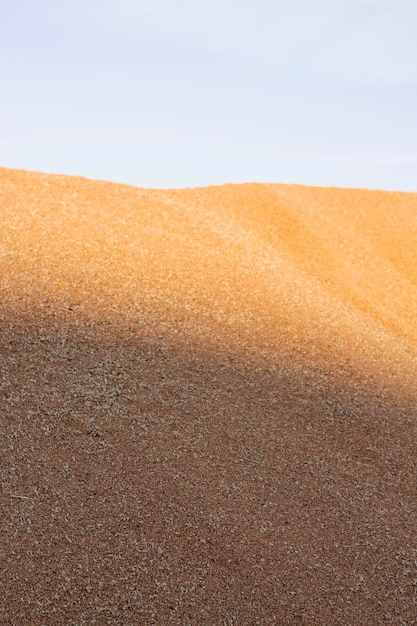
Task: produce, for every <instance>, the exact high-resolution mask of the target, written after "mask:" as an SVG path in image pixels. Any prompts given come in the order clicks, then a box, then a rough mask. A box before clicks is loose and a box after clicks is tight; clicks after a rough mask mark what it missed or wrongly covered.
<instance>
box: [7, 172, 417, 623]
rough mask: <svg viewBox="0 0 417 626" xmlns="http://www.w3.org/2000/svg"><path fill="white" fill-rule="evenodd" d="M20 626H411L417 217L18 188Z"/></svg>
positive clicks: (402, 197) (385, 207)
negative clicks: (259, 625) (63, 625)
mask: <svg viewBox="0 0 417 626" xmlns="http://www.w3.org/2000/svg"><path fill="white" fill-rule="evenodd" d="M0 263H1V265H0V272H1V275H0V307H1V308H0V316H1V317H0V326H1V337H0V368H1V369H0V373H1V381H0V384H1V400H0V402H1V457H0V467H1V480H2V484H1V491H0V497H1V511H2V515H1V519H0V529H1V562H0V597H1V599H0V623H1V624H7V625H8V624H11V625H16V626H25V625H26V624H28V625H29V624H31V625H38V624H39V625H58V624H66V625H67V624H68V625H73V626H81V624H88V625H90V624H97V625H105V624H110V625H119V624H120V625H132V626H136V625H137V624H144V625H147V624H150V625H151V624H156V625H159V624H162V625H163V624H181V625H188V624H190V625H193V626H194V625H203V626H204V625H208V626H209V625H217V624H219V625H221V626H223V625H224V624H226V625H229V624H236V625H239V626H243V625H248V626H252V625H255V624H261V625H267V624H288V625H293V624H305V625H307V626H309V625H315V624H317V625H320V626H323V625H327V624H332V625H333V624H343V625H345V624H346V625H348V624H349V625H352V626H358V625H364V626H365V625H380V624H396V625H397V624H407V625H408V624H413V623H416V622H415V619H416V617H415V616H416V614H417V539H416V526H415V524H416V520H417V491H416V485H417V480H416V471H417V461H416V458H417V457H416V448H417V446H416V418H417V411H416V404H415V401H416V399H417V393H416V388H415V385H416V373H417V372H416V370H417V368H416V356H417V350H416V343H417V325H416V321H415V320H416V317H417V270H416V266H417V194H405V193H403V194H401V193H388V192H377V191H363V190H344V189H322V188H312V187H302V186H288V185H266V184H259V185H257V184H248V185H225V186H221V187H211V188H206V189H189V190H169V191H167V190H144V189H135V188H132V187H127V186H122V185H116V184H110V183H104V182H95V181H89V180H85V179H81V178H71V177H64V176H51V175H44V174H37V173H28V172H21V171H14V170H7V169H0Z"/></svg>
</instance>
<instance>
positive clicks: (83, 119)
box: [0, 0, 417, 191]
mask: <svg viewBox="0 0 417 626" xmlns="http://www.w3.org/2000/svg"><path fill="white" fill-rule="evenodd" d="M416 33H417V1H416V0H210V1H209V0H204V1H203V0H71V1H70V2H69V1H68V0H0V166H3V167H12V168H19V169H28V170H35V171H43V172H50V173H60V174H73V175H78V176H84V177H87V178H95V179H99V180H111V181H114V182H122V183H128V184H131V185H135V186H140V187H157V188H167V187H177V188H178V187H196V186H206V185H216V184H223V183H226V182H233V183H241V182H276V183H299V184H304V185H319V186H337V187H365V188H378V189H388V190H400V191H417V36H416Z"/></svg>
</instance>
